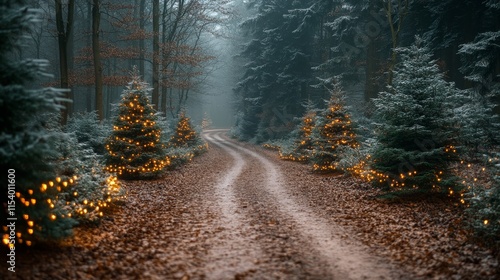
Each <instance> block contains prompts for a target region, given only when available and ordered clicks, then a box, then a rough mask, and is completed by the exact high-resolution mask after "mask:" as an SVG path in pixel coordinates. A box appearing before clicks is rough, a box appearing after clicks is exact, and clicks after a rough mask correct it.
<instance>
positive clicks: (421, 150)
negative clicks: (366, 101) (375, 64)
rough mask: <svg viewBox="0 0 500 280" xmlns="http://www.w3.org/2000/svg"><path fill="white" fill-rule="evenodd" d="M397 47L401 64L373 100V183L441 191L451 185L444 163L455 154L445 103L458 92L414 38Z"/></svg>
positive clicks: (450, 109) (449, 105) (450, 118)
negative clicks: (376, 143) (375, 131)
mask: <svg viewBox="0 0 500 280" xmlns="http://www.w3.org/2000/svg"><path fill="white" fill-rule="evenodd" d="M398 51H399V53H400V55H401V58H402V62H401V63H400V64H399V66H398V67H397V69H396V71H395V76H394V83H393V86H392V87H389V90H388V92H383V93H381V94H380V97H379V98H378V99H375V106H376V115H377V117H378V120H379V124H378V137H377V138H378V141H379V146H378V148H377V149H376V150H375V152H374V155H373V161H374V162H373V165H372V167H373V168H374V169H375V171H376V172H377V177H378V181H377V182H378V183H379V184H380V185H385V186H387V183H388V184H389V185H390V186H392V187H396V188H418V189H423V190H433V189H434V190H439V191H447V190H448V188H451V187H452V186H453V185H455V184H454V179H453V176H452V175H451V173H450V172H448V170H447V169H448V168H447V166H449V164H448V163H450V162H451V161H453V160H455V159H456V158H457V148H456V147H454V146H453V145H454V143H453V139H454V138H455V137H456V129H454V127H453V106H454V104H452V102H450V101H451V100H454V99H453V98H454V97H455V95H457V94H459V92H458V91H457V90H456V88H455V87H454V85H453V84H452V83H448V82H446V81H445V80H444V79H443V74H442V73H440V71H439V69H438V66H437V65H436V63H435V61H433V60H432V59H431V56H432V55H431V52H430V51H429V49H428V48H427V47H425V46H424V42H423V41H422V40H421V39H420V38H417V39H416V43H415V44H414V45H412V46H411V47H408V48H401V49H399V50H398Z"/></svg>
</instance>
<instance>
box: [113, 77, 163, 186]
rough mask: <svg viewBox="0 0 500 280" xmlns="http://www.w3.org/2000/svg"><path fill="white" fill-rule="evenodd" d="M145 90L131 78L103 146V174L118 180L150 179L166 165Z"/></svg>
mask: <svg viewBox="0 0 500 280" xmlns="http://www.w3.org/2000/svg"><path fill="white" fill-rule="evenodd" d="M149 90H150V89H149V88H148V87H147V84H146V83H145V82H142V81H140V78H139V77H138V76H134V77H133V81H132V82H131V83H130V84H129V85H128V86H127V88H126V90H125V91H124V94H123V96H122V101H121V104H120V106H119V116H118V117H117V119H116V120H115V123H114V125H113V132H112V134H111V136H110V137H109V138H108V140H107V143H106V145H105V147H106V149H107V151H108V156H107V158H106V163H107V165H106V171H108V172H111V173H116V174H117V175H118V177H123V178H144V177H149V178H150V177H154V176H156V175H158V174H159V173H160V172H161V171H162V170H163V169H164V168H165V167H166V166H168V165H169V163H170V162H169V160H168V159H166V158H165V156H164V147H163V145H162V144H161V129H160V128H159V126H158V124H157V123H156V115H155V111H154V109H153V107H152V106H151V104H150V102H149V99H148V97H147V95H146V92H147V91H149Z"/></svg>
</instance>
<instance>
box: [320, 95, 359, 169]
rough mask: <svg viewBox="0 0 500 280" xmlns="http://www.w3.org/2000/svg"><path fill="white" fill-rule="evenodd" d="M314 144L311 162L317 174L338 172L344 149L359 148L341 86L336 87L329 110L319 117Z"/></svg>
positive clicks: (328, 106) (328, 105)
mask: <svg viewBox="0 0 500 280" xmlns="http://www.w3.org/2000/svg"><path fill="white" fill-rule="evenodd" d="M313 142H314V152H313V156H312V158H311V161H312V162H313V170H314V171H316V172H331V171H334V170H337V166H338V163H339V161H340V160H341V154H342V148H343V147H351V148H356V147H358V146H359V144H358V142H357V140H356V134H355V132H354V128H353V126H352V123H351V117H350V116H349V113H348V111H347V109H346V108H345V106H344V94H343V92H342V90H341V88H340V86H339V85H335V86H334V88H333V90H332V91H331V97H330V100H329V101H328V103H327V108H326V109H325V110H323V111H322V112H320V114H319V116H318V119H317V122H316V128H315V129H314V132H313Z"/></svg>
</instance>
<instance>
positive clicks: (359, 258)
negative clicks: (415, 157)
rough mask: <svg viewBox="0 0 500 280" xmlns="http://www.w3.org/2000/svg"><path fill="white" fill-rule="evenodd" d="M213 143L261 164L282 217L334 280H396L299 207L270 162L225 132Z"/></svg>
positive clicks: (378, 262) (383, 264) (335, 228)
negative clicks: (287, 220) (288, 220)
mask: <svg viewBox="0 0 500 280" xmlns="http://www.w3.org/2000/svg"><path fill="white" fill-rule="evenodd" d="M213 140H215V142H213V143H216V142H219V143H218V144H219V145H221V144H223V145H225V146H228V147H231V148H233V149H235V150H237V151H239V153H240V154H241V153H245V154H248V155H250V156H252V157H253V158H255V159H257V160H258V161H259V162H260V164H261V166H262V168H263V169H264V170H265V171H264V172H265V175H264V176H266V178H267V179H266V182H267V183H266V184H264V186H263V187H264V188H265V191H267V192H268V193H269V194H270V195H271V196H272V197H273V201H274V202H275V203H276V204H277V205H278V209H279V211H280V212H281V214H283V215H284V216H286V217H288V218H289V219H291V220H293V221H294V222H295V223H296V225H297V230H298V231H299V232H300V234H301V237H302V239H304V240H307V241H308V243H309V244H310V246H311V248H310V249H312V250H314V251H316V252H318V253H319V255H320V256H321V259H322V262H324V263H326V264H327V265H328V269H329V271H330V274H331V275H332V276H333V278H334V279H391V278H393V275H391V274H392V272H393V271H394V269H393V268H391V267H390V266H389V265H388V264H387V263H386V262H384V260H382V259H379V258H377V257H375V256H372V255H370V254H368V253H366V252H365V251H366V250H363V247H360V246H353V245H350V244H346V243H345V242H343V241H342V239H341V238H340V236H341V235H342V234H343V233H344V231H343V230H342V228H340V227H338V226H334V225H331V224H329V223H328V222H327V221H326V220H325V219H323V218H321V217H319V216H318V215H316V214H315V213H314V212H313V211H312V210H311V209H309V208H308V207H307V206H305V205H301V204H299V203H298V202H297V201H296V200H295V199H294V198H293V197H292V196H291V195H290V194H289V193H288V192H287V190H286V189H285V187H284V184H286V180H285V179H284V177H283V175H282V174H281V172H280V170H279V168H278V167H277V166H276V165H275V164H273V163H272V162H271V161H270V160H268V159H267V158H265V157H264V156H262V155H260V154H258V153H257V152H255V151H252V150H249V149H247V148H245V147H242V146H241V145H238V144H237V143H235V142H233V141H230V140H229V139H227V137H226V136H224V132H218V133H215V134H214V135H213ZM213 140H212V141H213ZM233 153H234V150H233Z"/></svg>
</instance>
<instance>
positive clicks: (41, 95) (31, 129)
mask: <svg viewBox="0 0 500 280" xmlns="http://www.w3.org/2000/svg"><path fill="white" fill-rule="evenodd" d="M24 2H25V1H20V0H17V1H6V0H0V110H1V112H2V114H1V115H0V126H1V127H2V133H1V134H0V166H1V169H2V170H3V172H6V173H7V174H5V176H7V177H8V182H6V183H2V184H1V192H2V195H1V196H0V202H1V204H2V211H1V220H2V225H3V227H2V228H3V230H4V235H3V242H4V244H9V246H11V247H12V246H14V245H15V246H16V247H17V245H19V244H27V245H31V244H32V242H34V241H36V240H47V239H53V238H59V237H64V236H67V235H69V234H70V233H71V228H72V226H73V225H74V221H73V220H72V219H71V218H68V217H67V216H66V214H67V211H66V210H65V209H64V208H58V207H54V208H52V207H51V203H49V202H50V201H52V200H55V199H56V197H57V196H58V195H59V193H60V191H61V190H62V188H64V186H63V185H61V183H62V182H67V181H66V178H59V177H57V176H56V170H55V161H56V159H57V158H58V157H59V155H58V154H57V152H56V150H55V145H54V144H55V143H57V141H58V139H59V137H60V136H61V135H60V134H59V133H57V132H51V131H49V130H47V129H46V126H45V125H46V120H45V119H43V118H41V117H40V115H41V114H47V113H52V114H57V113H59V109H60V106H58V105H57V104H58V102H59V101H62V100H61V96H62V93H61V92H57V91H54V90H52V89H43V90H37V89H32V88H33V84H35V82H36V79H37V78H38V77H39V76H40V74H41V73H43V71H44V69H45V67H46V66H47V65H48V62H47V61H44V60H19V59H18V58H17V55H16V54H14V53H13V52H14V51H15V50H17V49H20V48H21V43H22V42H21V40H22V39H23V36H25V35H26V32H27V31H29V29H30V28H31V26H32V24H34V21H36V20H37V18H36V15H35V13H34V12H33V11H32V10H30V9H28V8H26V7H24ZM28 88H30V89H28ZM66 184H67V183H66ZM7 218H12V219H17V220H16V221H15V230H14V229H13V228H7V227H6V226H7V224H5V223H6V222H7V223H9V222H8V221H7ZM11 229H12V230H11ZM12 242H15V244H14V243H12Z"/></svg>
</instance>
